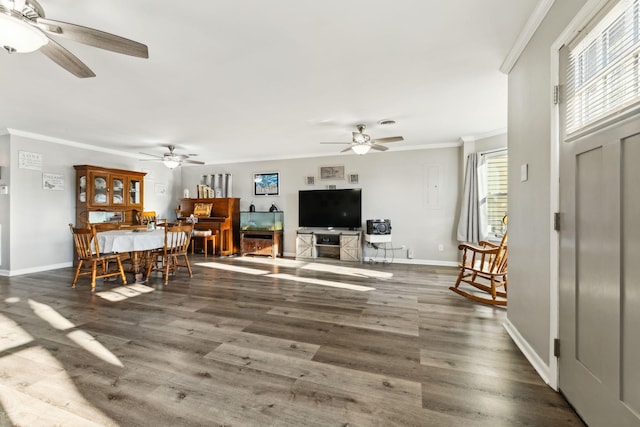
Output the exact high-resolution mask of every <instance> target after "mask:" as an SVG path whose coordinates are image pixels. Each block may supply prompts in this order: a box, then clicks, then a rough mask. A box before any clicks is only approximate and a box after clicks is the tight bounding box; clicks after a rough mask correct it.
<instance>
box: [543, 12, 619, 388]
mask: <svg viewBox="0 0 640 427" xmlns="http://www.w3.org/2000/svg"><path fill="white" fill-rule="evenodd" d="M609 1H610V0H588V1H587V2H586V3H585V5H584V6H583V7H582V9H580V11H579V12H578V14H577V15H576V16H575V17H574V18H573V19H572V20H571V22H570V23H569V25H568V26H567V28H565V30H564V31H563V32H562V33H560V36H558V38H557V39H556V41H555V42H553V44H552V45H551V61H550V65H551V67H550V68H551V79H550V81H551V88H550V90H551V93H552V94H553V91H554V88H555V87H556V86H557V85H558V83H559V75H560V48H561V47H562V46H563V45H565V44H567V43H569V42H570V41H571V40H572V39H573V38H574V37H575V36H576V35H577V34H578V33H579V31H580V30H582V29H583V28H584V27H585V26H586V25H587V24H588V23H589V21H591V19H593V17H594V16H595V15H596V14H597V13H598V12H599V11H600V10H601V9H602V8H603V7H604V5H605V4H607V3H608V2H609ZM561 93H562V91H561ZM559 114H560V106H559V104H555V105H553V104H552V108H551V117H550V119H551V121H550V130H551V135H550V138H549V141H550V144H549V149H550V156H549V158H550V162H551V164H550V171H551V172H550V174H551V176H550V181H549V182H550V185H549V187H550V188H549V206H550V207H551V212H550V213H549V217H550V224H551V227H550V228H549V229H550V236H549V257H550V260H549V288H550V295H549V316H550V319H549V376H548V380H549V386H550V387H551V388H553V389H554V390H555V391H558V385H559V374H560V373H559V371H558V358H557V357H556V356H555V355H554V340H555V339H556V338H558V336H559V328H560V324H559V317H560V312H559V299H560V293H559V292H560V289H559V284H558V283H559V280H558V279H559V268H560V258H559V248H560V239H559V234H558V232H557V231H555V230H554V228H553V222H554V213H555V212H559V209H560V197H559V195H560V167H559V165H560V143H561V141H560V118H559Z"/></svg>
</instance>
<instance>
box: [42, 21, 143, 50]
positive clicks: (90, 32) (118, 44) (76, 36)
mask: <svg viewBox="0 0 640 427" xmlns="http://www.w3.org/2000/svg"><path fill="white" fill-rule="evenodd" d="M36 22H37V25H38V28H40V29H42V30H43V31H45V32H47V33H50V34H53V35H56V36H60V37H65V38H67V39H70V40H74V41H77V42H80V43H84V44H87V45H89V46H93V47H97V48H99V49H104V50H110V51H112V52H116V53H121V54H123V55H130V56H136V57H139V58H148V57H149V49H148V48H147V46H146V45H144V44H142V43H138V42H136V41H133V40H129V39H126V38H124V37H120V36H116V35H115V34H111V33H106V32H104V31H100V30H96V29H93V28H89V27H83V26H81V25H76V24H69V23H67V22H61V21H54V20H52V19H46V18H38V19H37V20H36Z"/></svg>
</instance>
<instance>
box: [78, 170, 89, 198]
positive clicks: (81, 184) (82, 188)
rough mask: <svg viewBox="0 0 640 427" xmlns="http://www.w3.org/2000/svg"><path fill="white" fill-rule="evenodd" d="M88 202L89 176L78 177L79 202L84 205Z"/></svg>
mask: <svg viewBox="0 0 640 427" xmlns="http://www.w3.org/2000/svg"><path fill="white" fill-rule="evenodd" d="M86 201H87V176H86V175H81V176H79V177H78V202H80V203H84V202H86Z"/></svg>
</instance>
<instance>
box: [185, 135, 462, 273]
mask: <svg viewBox="0 0 640 427" xmlns="http://www.w3.org/2000/svg"><path fill="white" fill-rule="evenodd" d="M460 155H461V154H460V149H459V148H457V147H456V148H442V149H432V150H418V151H395V152H394V151H389V152H385V153H370V154H367V155H365V156H356V155H351V154H345V155H340V156H331V157H320V158H306V159H289V160H279V161H265V162H251V163H236V164H226V165H210V166H209V165H205V166H188V167H182V184H183V187H185V188H188V189H189V192H190V195H191V197H195V189H196V185H197V184H199V183H200V182H201V176H202V175H205V174H214V173H231V174H232V177H233V178H232V180H233V189H232V192H233V194H232V196H233V197H240V209H241V210H248V208H249V205H250V204H251V201H253V202H254V204H255V206H256V210H259V211H260V210H268V209H269V207H270V206H271V203H272V202H275V203H276V205H277V206H278V207H279V208H280V209H281V210H282V211H284V218H285V230H284V251H285V254H286V255H294V254H295V237H296V229H297V228H298V190H303V189H304V190H310V189H321V188H326V185H328V184H335V185H336V187H337V188H362V216H363V218H362V219H363V223H364V221H365V220H366V219H374V218H385V219H390V220H391V226H392V239H393V247H398V248H399V247H401V246H402V245H404V246H406V247H407V248H408V249H411V250H412V252H413V258H414V260H412V261H408V260H407V261H405V262H425V263H438V264H451V265H455V264H456V263H457V259H458V249H457V245H458V243H457V241H455V232H454V230H455V227H456V226H457V216H458V214H457V209H458V188H459V176H460V170H459V157H460ZM333 165H341V166H345V171H346V173H347V174H358V176H359V183H358V184H354V185H352V184H349V183H348V182H347V181H346V180H343V181H322V182H321V181H319V179H318V168H319V167H320V166H333ZM257 172H279V173H280V181H281V187H280V195H279V196H261V197H256V196H254V195H253V181H252V178H253V174H254V173H257ZM306 176H315V177H316V185H314V186H308V185H306V184H305V177H306ZM181 194H182V191H180V193H179V194H178V195H177V198H176V203H177V199H179V198H180V197H181ZM439 244H442V245H443V247H444V250H443V251H439V250H438V245H439ZM373 255H375V250H373V249H367V250H366V252H365V256H373ZM378 255H382V252H379V253H378ZM394 255H395V259H396V260H398V259H404V260H406V258H407V250H404V251H401V250H398V251H394ZM387 256H388V258H390V257H391V252H388V253H387Z"/></svg>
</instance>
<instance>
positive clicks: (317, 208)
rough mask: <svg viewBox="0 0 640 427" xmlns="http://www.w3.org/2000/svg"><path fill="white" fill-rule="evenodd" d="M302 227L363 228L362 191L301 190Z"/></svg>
mask: <svg viewBox="0 0 640 427" xmlns="http://www.w3.org/2000/svg"><path fill="white" fill-rule="evenodd" d="M298 225H299V226H300V227H322V228H325V227H326V228H331V227H333V228H350V229H354V228H360V227H361V226H362V189H360V188H354V189H341V190H300V191H299V192H298Z"/></svg>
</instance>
